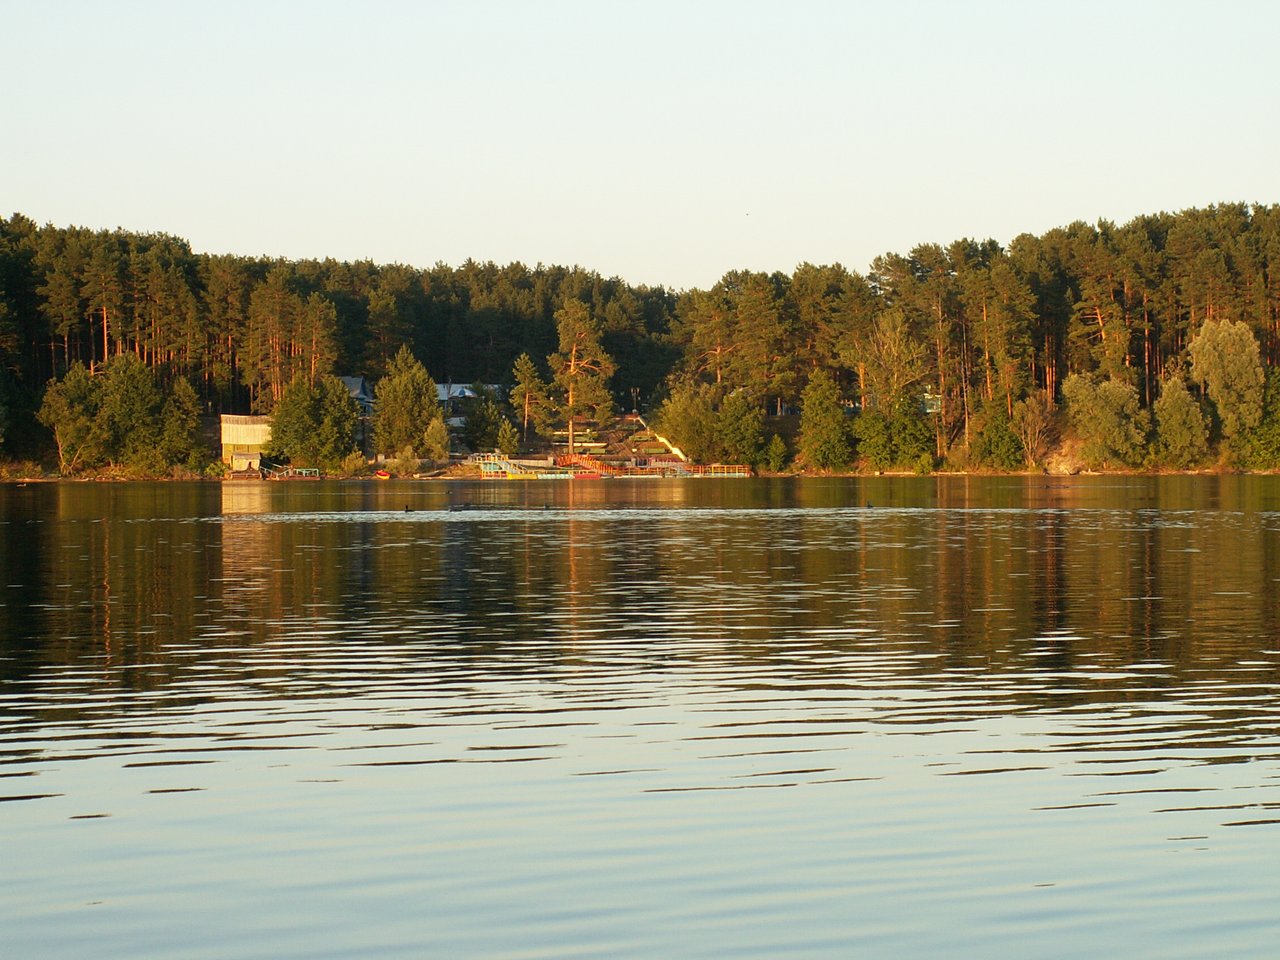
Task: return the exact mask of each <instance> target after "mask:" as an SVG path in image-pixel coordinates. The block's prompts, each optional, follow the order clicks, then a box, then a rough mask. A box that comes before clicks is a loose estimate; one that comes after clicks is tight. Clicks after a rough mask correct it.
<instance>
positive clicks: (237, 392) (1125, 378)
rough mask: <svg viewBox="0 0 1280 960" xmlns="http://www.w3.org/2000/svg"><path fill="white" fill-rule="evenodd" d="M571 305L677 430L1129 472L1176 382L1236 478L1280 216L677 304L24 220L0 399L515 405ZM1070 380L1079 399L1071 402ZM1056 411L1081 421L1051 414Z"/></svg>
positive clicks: (10, 282) (10, 227)
mask: <svg viewBox="0 0 1280 960" xmlns="http://www.w3.org/2000/svg"><path fill="white" fill-rule="evenodd" d="M569 303H575V304H581V305H583V307H584V308H585V313H586V317H587V321H588V322H589V323H590V324H591V325H592V326H593V327H594V330H595V333H596V334H597V335H598V338H599V342H600V344H601V346H602V347H603V350H604V351H605V353H606V354H607V356H608V358H609V360H610V367H609V369H610V370H611V372H612V375H611V376H610V377H609V380H608V386H609V389H610V391H611V393H612V395H613V397H614V398H615V400H616V401H617V402H619V403H624V404H626V405H627V406H628V407H629V406H630V404H631V402H632V401H633V399H634V398H636V397H638V398H639V401H640V404H641V406H642V407H643V408H646V409H657V408H658V407H659V405H660V404H661V403H662V402H663V401H664V400H669V401H670V402H668V404H667V406H666V412H667V415H668V416H667V418H666V419H667V420H668V421H669V422H670V424H671V425H672V426H674V427H675V428H676V430H677V431H678V430H680V429H682V420H681V417H680V416H679V415H677V414H678V413H679V409H685V410H692V411H694V414H697V415H698V416H702V414H701V413H699V411H703V412H705V413H706V417H719V418H720V421H721V422H722V423H723V424H729V423H741V422H742V415H741V412H740V410H741V409H748V410H752V411H754V410H756V409H759V410H760V411H762V412H768V413H770V414H774V415H777V414H785V413H790V412H796V411H798V410H800V408H801V407H802V405H803V403H802V399H803V395H804V393H805V391H806V390H808V389H811V388H812V390H811V395H812V396H813V397H817V396H819V395H821V396H822V397H823V398H824V400H823V402H824V403H826V402H827V400H826V399H825V398H828V397H834V402H835V403H836V404H837V405H838V406H840V407H842V408H843V409H844V411H845V413H846V415H848V414H849V413H851V412H852V411H854V410H857V411H859V413H858V416H857V417H849V418H848V419H850V420H851V422H854V423H855V426H854V429H853V430H852V432H851V433H850V435H849V436H848V438H847V439H848V440H849V441H851V442H854V443H856V444H857V447H856V450H857V451H858V455H859V456H861V457H863V458H864V459H867V458H869V457H870V458H871V459H872V460H873V462H874V464H875V465H877V466H880V465H886V464H887V465H892V464H893V463H908V464H911V465H916V466H921V465H924V464H925V463H926V462H932V463H934V464H936V463H939V462H944V461H949V462H951V463H953V464H960V465H965V464H972V463H975V462H978V463H981V462H989V463H992V464H994V465H1008V463H1009V462H1010V461H1011V460H1012V459H1014V458H1015V456H1022V457H1025V458H1027V459H1034V455H1035V451H1033V450H1031V449H1029V448H1028V446H1027V444H1028V442H1031V443H1032V444H1033V445H1035V446H1037V447H1042V446H1043V440H1044V437H1045V436H1046V435H1049V434H1051V433H1052V430H1053V429H1054V428H1055V423H1056V424H1059V425H1062V424H1067V425H1070V424H1075V426H1076V428H1077V429H1078V430H1080V431H1081V439H1082V441H1083V442H1084V444H1085V446H1086V447H1087V448H1088V449H1089V450H1090V451H1092V452H1093V453H1097V451H1098V450H1103V451H1104V453H1105V455H1098V456H1091V457H1090V459H1092V460H1095V461H1096V462H1099V463H1109V462H1113V463H1120V462H1124V463H1130V464H1135V465H1136V464H1138V463H1141V462H1143V458H1147V457H1149V456H1150V455H1151V454H1152V451H1153V450H1157V449H1163V448H1162V447H1161V443H1163V442H1164V441H1161V440H1160V438H1159V437H1158V436H1157V434H1158V425H1157V420H1158V419H1159V417H1158V409H1157V404H1158V403H1159V401H1160V398H1161V396H1162V394H1163V393H1164V391H1165V388H1166V385H1168V384H1170V383H1173V382H1176V383H1177V384H1178V385H1179V386H1177V387H1175V388H1174V390H1173V391H1172V392H1173V393H1177V392H1178V390H1179V389H1180V388H1181V389H1183V390H1185V391H1186V392H1187V396H1188V398H1189V402H1190V403H1191V404H1192V405H1193V406H1194V407H1195V408H1196V410H1198V411H1199V415H1200V416H1201V418H1202V419H1203V422H1204V428H1205V431H1206V438H1207V439H1206V441H1205V442H1206V448H1205V452H1204V453H1203V454H1201V457H1202V458H1203V457H1204V456H1211V455H1212V453H1213V451H1214V450H1218V449H1221V450H1223V451H1227V452H1230V453H1232V455H1234V456H1236V457H1239V456H1240V455H1241V451H1243V450H1244V443H1243V438H1244V437H1245V435H1246V434H1247V433H1248V431H1249V430H1251V429H1254V428H1255V427H1256V426H1257V425H1258V423H1259V422H1260V421H1261V420H1262V419H1264V418H1262V415H1261V412H1259V414H1258V417H1257V418H1255V417H1254V408H1255V407H1256V408H1257V409H1258V411H1261V410H1262V407H1263V406H1264V405H1265V401H1264V398H1263V397H1262V396H1261V391H1262V390H1263V389H1264V388H1265V385H1266V382H1267V375H1268V374H1269V372H1270V371H1271V370H1272V369H1273V368H1275V367H1276V366H1277V364H1280V207H1277V206H1260V205H1253V206H1250V205H1245V204H1223V205H1218V206H1212V207H1208V208H1205V209H1195V210H1186V211H1183V212H1181V213H1176V214H1170V213H1159V214H1152V215H1147V216H1142V217H1138V218H1136V219H1134V220H1132V221H1131V222H1129V223H1126V224H1124V225H1122V226H1117V225H1115V224H1112V223H1109V222H1106V221H1103V222H1099V223H1097V224H1092V225H1091V224H1086V223H1083V222H1077V223H1073V224H1071V225H1069V226H1066V227H1060V228H1055V229H1053V230H1050V231H1048V232H1046V233H1044V234H1043V235H1041V236H1033V235H1030V234H1024V235H1022V236H1019V237H1017V238H1015V239H1014V240H1013V241H1012V242H1010V243H1009V244H1008V246H1007V247H1004V246H1001V245H1000V244H998V243H996V242H995V241H991V240H987V241H974V240H968V239H964V240H957V241H955V242H953V243H951V244H948V245H946V246H942V245H937V244H924V245H921V246H918V247H916V248H914V249H913V250H911V251H910V252H909V253H907V254H905V255H903V254H886V255H884V256H882V257H879V258H877V259H876V260H875V261H874V262H873V263H872V264H871V267H870V270H869V271H868V272H867V273H866V274H859V273H857V272H855V271H851V270H848V269H846V268H844V267H842V266H840V265H839V264H834V265H813V264H807V263H806V264H801V265H799V266H798V267H796V268H795V269H794V270H793V271H792V272H791V273H790V274H784V273H780V272H775V273H760V272H750V271H732V272H730V273H728V274H726V275H725V276H724V277H723V278H722V279H721V280H720V281H719V282H718V283H717V284H715V285H714V286H713V287H711V288H710V289H709V290H690V291H685V292H681V293H676V292H673V291H670V290H667V289H664V288H661V287H633V286H630V285H628V284H627V283H625V282H624V281H622V280H619V279H617V278H604V277H601V276H600V275H599V274H597V273H594V272H591V271H589V270H584V269H581V268H577V267H574V268H563V267H544V266H541V265H539V266H537V267H533V268H529V267H526V266H524V265H522V264H518V263H515V264H509V265H506V266H501V267H500V266H496V265H494V264H492V263H475V262H467V263H464V264H463V265H461V266H459V267H456V268H454V267H448V266H445V265H439V264H438V265H436V266H434V267H431V268H428V269H418V268H414V267H408V266H404V265H399V264H393V265H375V264H373V263H370V262H364V261H362V262H357V263H347V262H339V261H334V260H324V261H312V260H307V261H283V260H272V259H267V258H246V257H236V256H210V255H197V254H194V253H192V251H191V249H190V247H189V245H188V244H187V243H186V242H185V241H183V240H181V239H179V238H175V237H170V236H166V235H162V234H139V233H130V232H126V231H119V230H117V231H90V230H84V229H80V228H74V227H71V228H60V227H54V226H43V227H41V226H37V225H36V224H35V223H33V222H32V221H31V220H29V219H27V218H26V217H23V216H21V215H18V214H15V215H14V216H13V217H11V218H10V219H9V220H7V221H4V220H0V363H2V364H3V372H2V374H0V376H2V377H3V382H0V399H3V401H4V404H5V407H6V408H7V411H8V422H9V424H10V428H11V429H10V430H9V431H8V432H9V434H10V435H11V436H12V437H13V438H14V440H15V442H16V443H18V444H21V443H22V442H24V441H26V440H27V439H29V437H30V430H29V429H28V427H29V425H30V424H33V423H34V422H35V421H34V413H35V411H36V410H37V409H39V405H40V403H41V398H42V393H43V391H44V389H45V385H46V384H47V383H48V382H50V381H51V380H60V379H62V378H64V377H65V376H66V374H67V372H68V371H69V370H71V369H72V367H73V365H75V364H77V363H79V364H83V365H84V366H85V367H86V369H88V370H89V371H95V370H97V369H98V368H99V367H100V366H101V365H102V364H103V363H104V362H105V361H108V360H110V359H111V358H113V357H118V356H121V355H124V354H132V355H133V356H134V357H136V358H137V359H138V360H139V361H140V362H141V364H143V365H144V366H146V367H148V368H150V369H151V370H152V371H153V373H154V375H155V377H156V378H157V382H158V383H159V384H160V385H161V388H162V390H163V391H165V392H166V393H167V392H169V391H171V389H172V386H173V384H174V383H176V382H177V381H178V380H185V381H186V382H188V383H189V384H190V386H191V387H192V388H193V390H194V392H195V394H196V396H197V397H198V399H199V403H200V405H201V408H202V409H203V410H205V411H206V412H251V411H252V412H269V411H270V410H271V409H273V407H274V406H275V404H276V403H277V402H278V401H279V399H280V398H281V397H282V395H283V394H284V391H285V389H286V388H287V387H288V386H289V384H290V383H291V382H293V381H294V380H295V379H297V378H302V379H307V380H310V381H311V382H313V383H314V382H316V381H317V379H318V378H319V377H320V376H321V375H322V374H331V373H340V374H363V375H365V376H367V377H369V378H370V379H371V380H373V381H375V382H376V381H378V380H379V379H381V378H382V377H383V376H384V375H385V374H386V372H387V370H388V369H389V365H390V363H391V360H392V358H393V357H394V356H395V355H396V353H397V351H398V350H399V348H400V347H401V346H402V345H408V347H409V348H410V351H411V352H412V354H413V355H414V356H415V357H417V358H418V359H419V360H420V361H421V362H422V363H423V364H424V365H425V367H426V369H427V370H428V371H429V373H430V375H431V377H433V378H434V379H435V380H436V381H438V382H453V383H471V382H476V381H481V382H488V383H508V384H510V383H511V382H512V381H513V380H514V379H515V377H514V375H513V367H514V365H515V363H516V360H517V359H518V358H519V357H520V356H521V355H522V354H524V355H527V356H528V357H529V358H533V359H532V362H533V363H534V364H535V365H539V366H542V367H543V369H548V367H547V366H546V365H544V363H543V358H551V357H553V356H554V355H555V354H556V351H557V349H558V348H561V347H563V344H562V342H561V340H562V334H563V331H561V330H560V329H558V327H559V325H560V324H559V321H558V319H557V313H558V311H562V310H563V309H564V308H565V305H566V304H569ZM1206 321H1221V322H1223V323H1224V324H1230V325H1232V328H1233V329H1234V328H1235V325H1239V328H1240V329H1242V330H1245V331H1247V333H1248V334H1249V338H1250V340H1251V341H1252V342H1253V344H1254V348H1253V349H1255V350H1256V356H1257V363H1258V364H1259V365H1260V369H1261V371H1262V376H1263V386H1260V387H1259V388H1258V392H1259V395H1258V397H1257V402H1256V404H1255V403H1254V401H1253V400H1250V401H1249V402H1248V403H1247V404H1246V406H1245V408H1243V413H1240V412H1237V411H1235V410H1234V408H1232V412H1229V413H1227V414H1226V415H1225V416H1224V411H1223V410H1222V409H1220V405H1219V404H1217V403H1216V398H1214V397H1213V396H1212V394H1213V390H1212V389H1211V387H1210V384H1209V381H1208V379H1206V376H1207V374H1206V373H1205V371H1206V370H1207V369H1208V368H1207V367H1206V366H1205V363H1207V362H1208V361H1202V362H1201V364H1200V366H1199V371H1198V372H1197V370H1196V369H1194V364H1193V359H1194V358H1193V357H1192V354H1191V352H1190V346H1191V344H1192V342H1193V341H1194V340H1195V339H1196V338H1197V336H1198V335H1199V334H1200V333H1201V332H1202V330H1203V329H1204V327H1205V324H1206ZM1218 339H1219V340H1220V341H1221V342H1223V343H1227V342H1232V343H1234V342H1235V341H1234V340H1232V339H1231V338H1230V337H1220V338H1218ZM1233 349H1234V348H1233ZM1239 349H1244V350H1245V351H1246V352H1248V350H1249V348H1248V347H1247V346H1242V347H1240V348H1239ZM1228 360H1231V358H1227V359H1226V360H1223V361H1222V362H1223V363H1226V362H1228ZM526 362H529V361H526ZM1231 362H1234V361H1231ZM1245 365H1246V366H1247V365H1248V363H1247V361H1245ZM552 373H553V374H554V371H552ZM819 374H820V376H819ZM1072 376H1075V377H1077V378H1080V379H1079V381H1078V382H1079V383H1083V384H1085V386H1086V387H1088V388H1089V389H1085V387H1078V386H1073V387H1071V388H1070V389H1068V387H1067V383H1068V380H1069V379H1070V378H1071V377H1072ZM1249 376H1252V374H1249ZM1246 379H1248V377H1246ZM1117 391H1119V392H1120V393H1123V394H1124V396H1123V397H1120V395H1119V393H1118V392H1117ZM1130 391H1131V394H1130ZM1073 396H1074V399H1073ZM731 397H732V398H734V399H733V400H732V401H731V403H730V410H731V411H735V412H732V413H730V414H725V413H724V407H725V404H726V403H727V402H730V401H729V398H731ZM504 399H505V398H504ZM1064 399H1067V400H1068V401H1069V403H1068V405H1067V406H1068V407H1071V406H1072V405H1073V404H1074V407H1075V413H1076V414H1077V415H1078V416H1075V417H1066V418H1063V417H1062V416H1061V414H1060V413H1059V412H1058V405H1059V404H1060V403H1061V402H1062V401H1063V400H1064ZM744 400H745V406H744ZM814 402H815V403H816V400H815V401H814ZM1171 402H1172V401H1167V403H1171ZM1089 403H1093V404H1104V405H1105V404H1107V403H1110V404H1112V405H1113V406H1114V405H1116V404H1119V407H1118V409H1119V410H1120V411H1121V412H1119V413H1116V414H1115V416H1117V417H1119V418H1120V420H1121V421H1123V422H1124V426H1125V427H1126V429H1129V428H1131V429H1132V430H1133V431H1137V433H1139V434H1141V438H1142V442H1141V443H1136V441H1135V444H1136V445H1135V444H1129V445H1127V446H1125V448H1124V455H1123V456H1121V455H1120V454H1119V453H1117V452H1116V450H1115V449H1114V447H1108V446H1107V445H1106V444H1105V443H1103V444H1100V445H1099V444H1098V443H1092V441H1090V439H1089V438H1088V437H1087V436H1084V434H1087V433H1088V430H1089V429H1090V428H1092V427H1096V424H1097V421H1098V419H1099V418H1098V417H1097V416H1093V415H1091V413H1090V411H1088V410H1087V409H1086V406H1087V404H1089ZM1020 404H1021V407H1020V406H1019V405H1020ZM1175 406H1177V407H1178V409H1180V410H1181V409H1182V407H1185V404H1183V403H1182V401H1181V400H1179V401H1178V403H1177V404H1176V405H1175ZM1130 407H1132V409H1130ZM1028 409H1032V411H1033V412H1036V411H1038V412H1039V413H1038V415H1037V416H1031V415H1030V414H1028V413H1027V411H1028ZM1098 409H1099V410H1100V409H1102V408H1101V407H1099V408H1098ZM1108 409H1110V408H1108ZM1020 411H1021V413H1020ZM1126 411H1127V412H1126ZM1095 412H1096V411H1095ZM810 413H811V417H810V420H811V421H812V420H813V416H812V413H813V411H812V410H811V411H810ZM868 413H872V414H874V415H873V416H870V417H869V416H867V414H868ZM694 414H688V416H694ZM1107 415H1108V416H1110V414H1107ZM1179 416H1182V414H1179ZM706 417H704V418H703V419H704V420H705V419H706ZM1055 418H1056V420H1055ZM1241 418H1243V419H1241ZM515 419H517V420H519V417H518V416H517V417H515ZM686 419H687V417H686ZM1184 419H1185V417H1184ZM858 421H861V422H860V424H859V423H858ZM683 426H686V427H687V426H689V425H688V424H683ZM690 429H692V428H691V427H690ZM698 429H703V430H705V429H707V428H706V424H705V423H703V424H702V425H701V426H699V427H698ZM814 429H815V430H816V427H815V428H814ZM1117 429H1118V428H1117ZM1189 429H1193V430H1194V425H1192V427H1190V428H1189ZM713 432H714V431H713ZM720 435H723V431H721V434H720ZM1010 438H1012V439H1010ZM1095 439H1096V438H1095ZM1223 441H1227V443H1226V444H1223V443H1222V442H1223ZM1091 443H1092V445H1091ZM1215 444H1216V445H1218V446H1215ZM1233 444H1234V446H1233ZM1018 445H1020V446H1018ZM1167 445H1168V444H1167V443H1165V446H1166V447H1167ZM11 446H12V445H11ZM773 446H774V449H773V451H772V453H771V454H770V458H769V459H770V460H772V461H776V460H777V459H778V458H779V456H781V452H780V451H779V450H778V448H777V445H776V444H774V445H773ZM854 449H855V448H853V447H851V448H850V450H849V453H850V455H853V452H854ZM1251 449H1253V450H1254V452H1255V453H1256V451H1257V450H1258V449H1260V447H1259V446H1258V444H1257V443H1254V444H1253V447H1252V448H1251ZM1135 450H1139V451H1140V454H1139V453H1135V452H1134V451H1135ZM792 452H796V451H792ZM799 452H800V453H802V454H804V450H803V449H801V450H799ZM761 456H763V453H762V454H761ZM805 459H811V458H809V457H806V458H805ZM1180 459H1184V460H1185V459H1186V458H1185V457H1180Z"/></svg>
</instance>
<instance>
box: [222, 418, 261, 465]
mask: <svg viewBox="0 0 1280 960" xmlns="http://www.w3.org/2000/svg"><path fill="white" fill-rule="evenodd" d="M270 440H271V418H270V417H237V416H231V415H229V414H223V415H222V462H223V463H225V464H226V465H227V466H229V467H230V468H231V469H232V470H257V469H258V466H259V464H260V463H261V461H262V448H263V447H264V446H266V445H267V443H269V442H270Z"/></svg>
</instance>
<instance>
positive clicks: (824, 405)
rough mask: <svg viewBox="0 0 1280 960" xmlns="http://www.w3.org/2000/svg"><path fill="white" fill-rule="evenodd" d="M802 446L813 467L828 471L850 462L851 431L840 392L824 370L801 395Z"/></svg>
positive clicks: (810, 381) (804, 456) (807, 461)
mask: <svg viewBox="0 0 1280 960" xmlns="http://www.w3.org/2000/svg"><path fill="white" fill-rule="evenodd" d="M799 445H800V455H801V456H802V457H803V458H804V462H805V463H806V464H808V465H809V466H810V467H815V468H817V469H819V470H827V469H832V468H836V467H843V466H845V465H846V464H847V463H848V462H849V455H850V450H849V428H848V425H847V424H846V422H845V416H844V408H843V406H841V404H840V392H839V390H838V389H837V387H836V383H835V381H834V380H832V379H831V376H830V374H828V373H827V372H826V371H825V370H819V371H817V372H816V373H814V375H813V376H812V377H810V378H809V384H808V386H806V387H805V388H804V393H802V394H801V395H800V441H799Z"/></svg>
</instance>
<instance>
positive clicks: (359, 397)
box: [338, 377, 373, 417]
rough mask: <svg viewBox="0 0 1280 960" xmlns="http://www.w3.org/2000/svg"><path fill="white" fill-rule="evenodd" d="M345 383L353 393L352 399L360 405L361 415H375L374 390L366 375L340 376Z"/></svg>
mask: <svg viewBox="0 0 1280 960" xmlns="http://www.w3.org/2000/svg"><path fill="white" fill-rule="evenodd" d="M338 379H339V380H341V381H342V383H343V385H344V386H345V387H346V388H347V390H348V391H350V393H351V399H352V400H354V401H355V402H356V405H357V406H359V407H360V416H362V417H371V416H373V390H372V389H371V388H370V387H369V381H368V380H366V379H365V378H364V377H339V378H338Z"/></svg>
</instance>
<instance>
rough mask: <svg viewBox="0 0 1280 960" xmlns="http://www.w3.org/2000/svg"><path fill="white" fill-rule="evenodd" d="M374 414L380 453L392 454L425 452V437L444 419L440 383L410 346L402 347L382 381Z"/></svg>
mask: <svg viewBox="0 0 1280 960" xmlns="http://www.w3.org/2000/svg"><path fill="white" fill-rule="evenodd" d="M376 393H377V401H378V402H377V405H376V407H375V408H374V413H373V443H374V447H375V448H376V449H377V450H378V452H379V453H383V454H387V455H391V454H394V453H397V452H398V451H399V450H401V449H403V448H404V447H411V448H413V450H414V452H415V453H421V452H422V451H423V449H424V447H425V443H424V435H425V433H426V430H427V427H428V425H429V424H430V423H431V421H433V420H439V419H441V418H442V417H443V416H444V412H443V411H442V410H441V408H440V398H439V393H438V391H437V389H436V383H435V381H434V380H432V379H431V374H429V373H427V368H426V367H424V366H423V365H422V364H421V363H419V362H418V360H416V359H415V358H414V356H413V354H412V353H411V352H410V351H409V348H408V347H407V346H401V347H400V350H399V352H398V353H397V354H396V355H395V357H394V358H393V359H392V361H391V364H390V366H389V367H388V369H387V375H386V376H385V377H383V378H382V379H381V380H379V381H378V386H377V389H376Z"/></svg>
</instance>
